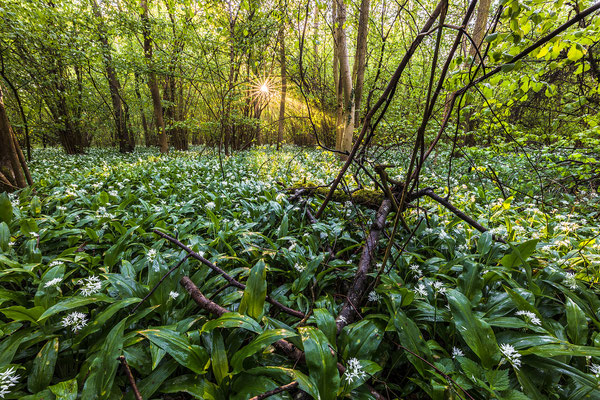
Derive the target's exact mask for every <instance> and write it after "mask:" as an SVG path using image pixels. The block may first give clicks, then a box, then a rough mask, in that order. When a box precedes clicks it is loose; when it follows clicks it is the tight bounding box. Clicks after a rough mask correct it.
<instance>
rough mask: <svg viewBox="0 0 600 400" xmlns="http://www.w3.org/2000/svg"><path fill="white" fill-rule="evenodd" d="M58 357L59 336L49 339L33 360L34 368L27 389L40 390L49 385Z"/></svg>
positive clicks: (28, 379) (35, 391)
mask: <svg viewBox="0 0 600 400" xmlns="http://www.w3.org/2000/svg"><path fill="white" fill-rule="evenodd" d="M57 357H58V338H54V339H52V340H49V341H48V342H47V343H46V344H45V345H44V347H42V349H41V350H40V352H39V353H38V354H37V356H36V357H35V359H34V360H33V368H32V369H31V372H30V373H29V377H28V378H27V389H28V390H29V391H30V392H31V393H37V392H40V391H42V390H44V389H46V388H47V387H48V385H49V384H50V381H51V380H52V377H53V376H54V367H55V365H56V359H57Z"/></svg>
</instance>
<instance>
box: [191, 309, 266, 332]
mask: <svg viewBox="0 0 600 400" xmlns="http://www.w3.org/2000/svg"><path fill="white" fill-rule="evenodd" d="M215 328H244V329H246V330H248V331H250V332H254V333H260V332H262V328H261V326H260V325H259V324H258V323H257V322H256V321H255V320H254V319H252V318H250V317H247V316H245V315H241V314H238V313H236V312H229V313H225V314H223V315H221V316H220V317H219V318H217V319H213V320H212V321H208V322H207V323H205V324H204V326H203V327H202V329H201V332H210V331H211V330H213V329H215Z"/></svg>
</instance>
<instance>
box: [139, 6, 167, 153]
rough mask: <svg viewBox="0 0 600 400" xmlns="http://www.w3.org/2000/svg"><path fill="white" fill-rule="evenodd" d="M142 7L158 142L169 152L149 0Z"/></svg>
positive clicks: (149, 80) (149, 84) (163, 151)
mask: <svg viewBox="0 0 600 400" xmlns="http://www.w3.org/2000/svg"><path fill="white" fill-rule="evenodd" d="M140 5H141V7H142V15H141V20H142V34H143V36H144V57H145V58H146V63H147V65H148V87H149V88H150V94H151V96H152V105H153V106H154V119H155V120H156V125H157V128H158V129H159V132H160V133H159V135H158V143H159V147H160V152H161V153H168V152H169V142H168V140H167V133H166V131H165V121H164V119H163V108H162V104H161V98H160V91H159V89H158V82H157V81H156V74H155V73H154V70H153V68H154V65H153V60H152V39H151V38H150V19H149V17H148V0H141V1H140Z"/></svg>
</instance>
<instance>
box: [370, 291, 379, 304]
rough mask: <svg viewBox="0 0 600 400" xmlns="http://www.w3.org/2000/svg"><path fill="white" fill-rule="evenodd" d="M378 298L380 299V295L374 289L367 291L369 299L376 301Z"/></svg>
mask: <svg viewBox="0 0 600 400" xmlns="http://www.w3.org/2000/svg"><path fill="white" fill-rule="evenodd" d="M379 300H381V296H380V295H379V294H377V292H376V291H374V290H371V292H370V293H369V301H373V302H378V301H379Z"/></svg>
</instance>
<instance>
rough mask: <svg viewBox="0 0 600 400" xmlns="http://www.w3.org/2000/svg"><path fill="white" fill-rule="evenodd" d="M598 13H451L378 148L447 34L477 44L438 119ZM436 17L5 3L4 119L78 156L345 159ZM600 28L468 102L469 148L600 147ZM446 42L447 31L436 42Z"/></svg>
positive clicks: (409, 74)
mask: <svg viewBox="0 0 600 400" xmlns="http://www.w3.org/2000/svg"><path fill="white" fill-rule="evenodd" d="M588 3H590V2H576V3H565V2H562V1H559V2H554V3H552V4H547V3H545V2H541V1H537V0H528V1H517V0H509V1H500V2H497V3H494V4H491V2H490V1H489V0H484V1H481V2H479V3H478V6H477V7H478V9H477V15H476V17H475V18H472V19H471V22H469V24H468V25H467V26H464V27H462V26H461V20H462V17H463V15H464V14H465V12H466V9H467V5H468V4H467V2H465V1H460V2H455V3H452V4H449V6H448V9H447V11H446V13H447V15H446V16H445V22H444V26H443V29H438V27H433V28H432V30H431V31H430V32H427V33H426V34H425V37H424V39H423V45H422V46H420V47H418V49H417V50H416V52H415V54H413V55H412V56H411V58H410V62H409V64H408V65H407V68H406V72H405V73H404V74H403V75H402V77H401V78H400V81H399V83H398V85H397V87H396V89H395V91H396V92H397V93H395V96H394V98H393V100H392V101H391V102H390V103H389V104H388V105H387V106H386V113H385V115H384V116H382V118H381V121H380V124H379V131H378V134H377V137H376V140H375V141H374V143H389V144H391V143H397V144H399V143H403V142H404V141H405V140H406V138H408V137H411V136H412V135H414V134H415V132H416V131H417V128H418V121H419V120H420V118H421V114H422V112H423V111H422V110H423V109H424V107H425V104H426V103H427V101H428V87H429V86H430V85H429V84H428V83H429V81H430V79H433V77H434V76H435V77H437V76H439V74H440V72H441V67H440V66H438V67H437V68H435V69H434V71H433V75H431V76H430V71H429V68H430V62H431V60H432V58H433V57H440V59H441V58H443V57H445V56H446V55H447V54H448V52H449V50H450V48H451V46H452V38H453V34H452V32H453V31H457V30H461V29H462V30H464V31H465V33H467V35H466V36H464V37H463V39H462V42H461V44H460V48H459V49H458V51H457V52H456V54H455V57H454V59H453V61H452V64H451V66H450V71H449V73H448V75H447V76H446V79H445V83H444V87H443V95H442V96H439V98H438V100H437V103H436V105H435V115H437V116H438V117H439V118H441V116H442V115H443V112H444V108H446V107H447V100H448V99H449V97H450V95H451V94H452V93H453V91H454V90H457V89H458V88H460V87H463V86H464V85H465V84H466V82H468V81H469V80H473V79H474V78H475V77H476V76H477V75H478V74H479V75H481V74H483V73H485V72H486V71H487V70H489V69H490V68H492V67H494V66H495V65H498V64H503V63H506V61H507V60H510V58H511V57H513V56H514V55H515V54H518V53H519V52H520V51H522V50H523V49H524V48H526V47H527V46H528V45H530V44H531V43H534V42H535V41H536V40H537V39H539V38H540V37H543V36H544V35H545V34H547V33H548V32H549V31H551V30H552V29H554V28H555V27H556V26H558V25H559V24H560V23H561V22H563V21H564V20H566V19H568V18H569V17H572V16H573V15H575V14H576V13H577V12H579V11H580V10H582V9H584V8H586V6H588V5H589V4H588ZM433 7H434V4H432V3H431V4H430V2H417V1H411V0H406V1H401V2H398V1H390V0H374V1H371V0H362V1H360V2H359V1H354V2H350V1H342V0H331V1H318V0H317V1H315V0H304V1H290V0H279V1H258V0H245V1H224V2H222V1H211V0H208V1H191V0H182V1H174V0H141V1H138V0H135V1H131V0H115V1H101V0H84V1H79V0H59V1H41V2H38V1H33V0H22V1H11V2H7V3H5V4H4V5H3V6H2V7H1V8H0V21H2V23H1V24H0V26H1V27H0V73H1V77H2V85H3V86H4V87H5V90H4V93H5V103H6V106H7V114H8V119H9V120H10V121H11V123H12V126H13V128H14V130H15V132H16V136H17V137H18V139H19V141H20V142H21V144H22V145H23V146H24V147H27V148H29V147H30V146H36V145H40V146H47V145H61V146H62V147H63V148H64V149H65V151H66V152H67V153H70V154H75V153H81V152H83V151H85V149H86V148H87V147H89V146H91V145H99V146H112V145H115V146H118V147H119V149H120V150H121V151H122V152H128V151H131V150H133V148H134V147H135V145H136V144H137V145H146V146H159V147H160V149H161V151H163V152H165V151H168V148H169V147H173V148H175V149H179V150H185V149H187V148H188V146H189V144H200V143H206V144H209V145H215V146H219V148H220V149H222V150H223V151H224V152H225V153H226V154H228V153H230V152H231V151H233V150H238V149H245V148H248V147H249V146H251V145H254V144H261V143H275V142H281V141H283V140H285V141H286V142H291V143H296V144H300V145H307V144H310V145H312V144H316V143H318V144H320V145H322V146H325V147H328V148H335V149H337V150H341V151H343V152H347V151H349V150H350V148H351V146H352V138H353V135H354V136H355V129H356V128H358V127H360V125H361V123H362V121H363V118H364V116H365V112H366V110H368V109H369V107H371V106H372V104H373V102H374V101H375V100H376V99H377V98H378V97H379V95H380V94H381V93H382V92H383V90H384V88H385V86H386V84H387V82H388V81H389V79H390V76H391V75H392V72H393V69H394V68H395V65H396V64H398V62H399V60H400V59H401V58H402V57H403V55H404V54H405V52H406V51H407V49H408V48H409V46H410V44H411V42H412V40H413V38H414V36H415V35H416V34H417V32H418V31H419V30H420V27H421V26H422V25H423V23H424V21H425V20H426V19H427V18H428V16H429V15H430V13H431V11H432V9H433ZM598 28H599V21H598V19H597V18H596V19H594V18H592V17H589V18H584V19H581V20H580V21H579V22H578V25H577V26H576V27H575V29H569V30H567V31H565V32H563V33H561V34H560V35H558V36H556V37H555V38H554V39H552V41H550V42H548V43H547V44H545V45H544V46H543V47H541V48H539V49H536V50H535V51H534V53H533V54H531V56H530V57H529V58H527V59H526V60H522V61H519V62H518V63H516V64H514V65H512V64H509V65H508V66H504V67H503V71H502V73H500V74H497V75H495V76H494V77H492V78H491V80H489V81H485V82H483V83H482V84H481V85H478V86H477V89H476V90H473V91H469V92H468V93H466V94H465V95H464V96H461V99H460V101H459V104H458V106H459V107H456V109H455V110H460V112H457V111H455V114H456V117H457V119H456V125H457V126H458V127H459V128H460V130H461V135H460V140H461V141H462V142H464V143H467V144H475V143H492V142H497V143H503V142H506V141H508V139H510V138H517V139H519V140H522V141H524V142H538V143H539V142H543V143H552V142H557V141H567V142H568V144H569V145H579V146H581V145H595V144H597V140H598V139H597V138H598V122H599V121H598V116H597V109H598V104H599V100H600V98H599V97H598V93H597V92H598V83H599V82H600V67H599V66H598V56H597V52H598V50H597V46H596V45H597V43H598V40H600V39H599V33H598ZM442 30H443V31H445V32H450V33H449V34H444V35H440V36H439V40H438V39H437V32H441V31H442ZM438 42H439V44H438ZM452 121H455V119H454V117H453V118H452ZM453 123H454V122H453ZM433 129H435V127H433ZM463 133H464V134H463Z"/></svg>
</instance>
